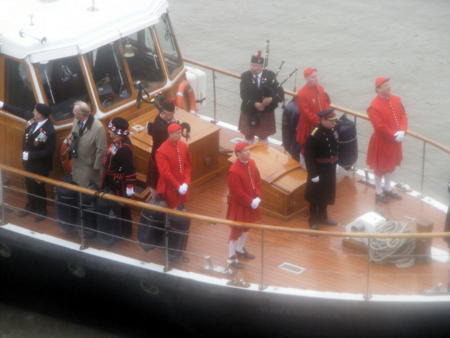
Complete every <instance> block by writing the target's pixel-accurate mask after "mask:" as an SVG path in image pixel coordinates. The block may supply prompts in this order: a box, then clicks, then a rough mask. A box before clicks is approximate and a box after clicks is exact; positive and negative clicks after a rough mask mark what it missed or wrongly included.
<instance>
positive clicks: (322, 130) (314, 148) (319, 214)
mask: <svg viewBox="0 0 450 338" xmlns="http://www.w3.org/2000/svg"><path fill="white" fill-rule="evenodd" d="M317 116H318V117H319V121H320V122H319V125H318V126H317V127H315V128H314V129H313V131H312V132H311V134H310V135H309V136H308V139H307V140H306V144H305V148H304V153H305V163H306V169H307V171H308V181H307V183H306V191H305V199H306V200H307V201H309V203H310V208H309V227H310V228H311V229H314V230H318V229H319V224H324V225H336V224H337V223H336V222H335V221H332V220H331V219H329V218H328V214H327V205H328V204H334V200H335V196H336V164H337V161H338V141H337V140H338V135H337V132H336V130H335V126H336V115H335V113H334V110H333V109H327V110H323V111H321V112H319V113H317Z"/></svg>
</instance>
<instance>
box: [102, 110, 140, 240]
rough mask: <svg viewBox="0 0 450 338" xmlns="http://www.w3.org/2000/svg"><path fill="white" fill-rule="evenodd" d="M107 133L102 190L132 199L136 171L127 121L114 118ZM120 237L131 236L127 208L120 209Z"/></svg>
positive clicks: (128, 210)
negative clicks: (109, 140)
mask: <svg viewBox="0 0 450 338" xmlns="http://www.w3.org/2000/svg"><path fill="white" fill-rule="evenodd" d="M108 132H109V136H110V137H111V140H112V142H111V144H110V145H109V147H108V149H107V151H106V155H105V157H104V159H103V166H104V169H105V171H104V177H103V183H102V186H101V189H102V190H105V189H106V188H108V190H107V191H109V192H111V193H113V194H115V195H118V196H122V197H132V196H133V195H134V186H135V184H136V170H135V169H134V165H133V145H132V143H131V141H130V139H129V138H128V135H129V134H130V132H129V130H128V121H127V120H125V119H123V118H121V117H115V118H113V119H112V120H111V121H110V122H109V123H108ZM121 218H122V219H123V221H122V235H123V236H125V237H130V236H131V231H132V226H131V209H130V207H129V206H123V207H122V208H121Z"/></svg>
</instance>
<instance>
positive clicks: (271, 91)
mask: <svg viewBox="0 0 450 338" xmlns="http://www.w3.org/2000/svg"><path fill="white" fill-rule="evenodd" d="M269 55H270V40H266V55H265V57H264V68H263V70H266V69H267V66H268V65H269ZM284 64H285V61H284V60H282V61H281V64H280V66H279V67H278V69H277V71H276V73H275V80H274V82H273V83H272V84H271V85H270V86H269V85H265V87H264V90H265V94H264V96H267V97H269V96H270V97H272V98H273V100H274V101H275V102H274V103H273V106H274V107H273V108H274V109H275V108H276V107H277V106H278V104H279V103H282V107H283V108H284V106H285V97H284V89H283V85H284V84H285V83H286V82H287V81H288V80H289V79H290V78H291V77H292V76H293V75H294V74H295V73H296V72H297V71H298V69H297V68H295V69H294V70H293V71H292V72H291V73H289V75H288V76H287V77H286V78H285V79H283V80H282V81H281V82H278V80H277V78H278V75H279V74H280V71H281V69H282V68H283V66H284Z"/></svg>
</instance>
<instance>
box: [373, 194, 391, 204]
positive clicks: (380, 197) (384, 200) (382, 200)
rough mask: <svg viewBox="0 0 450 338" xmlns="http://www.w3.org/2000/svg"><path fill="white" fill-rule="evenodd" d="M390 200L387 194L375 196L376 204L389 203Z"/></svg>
mask: <svg viewBox="0 0 450 338" xmlns="http://www.w3.org/2000/svg"><path fill="white" fill-rule="evenodd" d="M388 202H389V198H388V197H387V196H386V195H385V194H375V203H388Z"/></svg>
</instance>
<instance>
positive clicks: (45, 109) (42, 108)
mask: <svg viewBox="0 0 450 338" xmlns="http://www.w3.org/2000/svg"><path fill="white" fill-rule="evenodd" d="M34 108H35V109H36V110H37V111H38V113H39V114H41V115H42V116H45V117H49V116H50V113H51V111H50V108H49V106H47V105H46V104H43V103H38V104H37V105H36V106H35V107H34Z"/></svg>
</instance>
